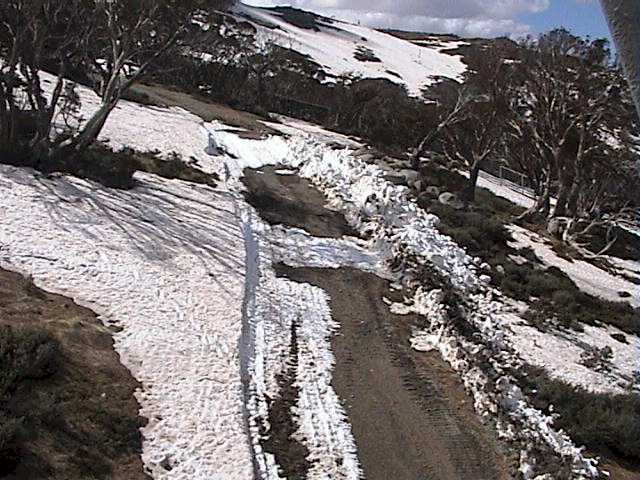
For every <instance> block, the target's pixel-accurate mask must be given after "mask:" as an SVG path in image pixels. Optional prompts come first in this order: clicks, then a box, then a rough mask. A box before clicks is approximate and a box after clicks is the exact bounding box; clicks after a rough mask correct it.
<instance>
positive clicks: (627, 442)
mask: <svg viewBox="0 0 640 480" xmlns="http://www.w3.org/2000/svg"><path fill="white" fill-rule="evenodd" d="M522 382H523V384H524V385H525V386H526V387H527V388H526V390H527V393H528V394H529V395H530V396H531V398H532V400H533V402H534V405H535V406H536V407H537V408H540V409H542V410H544V411H547V412H548V411H549V410H550V406H551V405H553V412H554V413H556V414H557V416H558V418H557V420H556V425H557V426H558V427H560V428H562V429H564V430H566V431H567V432H568V433H569V435H570V436H571V438H572V439H573V440H574V441H575V442H577V443H578V444H580V445H585V446H587V447H588V448H589V449H590V450H592V451H594V452H596V453H598V454H602V455H610V454H614V455H616V456H619V457H622V458H623V459H626V460H630V461H636V462H637V461H638V460H640V396H639V395H638V394H637V393H628V394H619V395H611V394H603V393H592V392H588V391H586V390H584V389H581V388H578V387H574V386H572V385H569V384H567V383H565V382H562V381H560V380H555V379H552V378H549V376H548V375H547V374H546V373H544V372H543V371H542V370H539V369H531V371H530V372H529V374H528V375H526V376H525V375H523V376H522Z"/></svg>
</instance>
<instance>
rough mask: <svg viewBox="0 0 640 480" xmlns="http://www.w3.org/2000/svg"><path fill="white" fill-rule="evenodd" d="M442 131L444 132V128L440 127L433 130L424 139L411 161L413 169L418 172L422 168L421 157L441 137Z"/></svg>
mask: <svg viewBox="0 0 640 480" xmlns="http://www.w3.org/2000/svg"><path fill="white" fill-rule="evenodd" d="M441 130H442V127H440V126H438V127H436V128H435V129H433V130H432V131H431V132H429V134H428V135H427V136H425V137H424V138H423V139H422V141H421V142H420V144H419V145H418V147H417V148H416V153H415V154H414V156H413V158H412V159H411V168H412V169H414V170H418V169H419V168H420V157H422V155H424V152H425V151H426V150H427V148H429V147H431V144H432V143H433V142H434V140H435V139H436V137H437V136H438V135H439V133H440V131H441Z"/></svg>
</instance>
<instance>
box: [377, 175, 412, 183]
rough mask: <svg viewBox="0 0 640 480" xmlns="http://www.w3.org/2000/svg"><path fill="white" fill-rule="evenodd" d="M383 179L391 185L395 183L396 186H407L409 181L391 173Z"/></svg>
mask: <svg viewBox="0 0 640 480" xmlns="http://www.w3.org/2000/svg"><path fill="white" fill-rule="evenodd" d="M382 178H384V179H385V180H386V181H387V182H389V183H393V184H394V185H406V182H407V180H406V179H405V178H404V177H403V176H402V175H396V174H391V173H388V174H386V175H383V176H382Z"/></svg>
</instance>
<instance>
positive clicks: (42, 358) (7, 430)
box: [0, 325, 59, 475]
mask: <svg viewBox="0 0 640 480" xmlns="http://www.w3.org/2000/svg"><path fill="white" fill-rule="evenodd" d="M58 354H59V346H58V342H57V341H56V340H55V339H54V338H53V337H52V336H51V334H50V333H48V332H46V331H40V330H34V329H28V328H14V327H11V326H9V325H2V326H0V475H2V474H4V473H8V472H4V469H8V471H11V469H12V468H13V466H14V465H15V463H16V462H17V459H18V454H17V451H18V440H19V434H20V427H21V425H22V419H21V418H19V417H17V416H15V415H14V414H13V413H12V412H11V411H10V410H9V409H7V403H8V402H9V401H10V399H11V393H12V392H13V391H14V390H15V389H16V388H18V386H19V384H20V382H22V381H24V380H28V379H38V378H45V377H48V376H50V375H52V374H54V373H55V372H56V370H57V369H58V356H59V355H58Z"/></svg>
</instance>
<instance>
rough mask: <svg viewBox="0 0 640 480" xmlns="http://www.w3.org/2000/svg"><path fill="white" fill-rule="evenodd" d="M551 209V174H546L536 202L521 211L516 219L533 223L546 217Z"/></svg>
mask: <svg viewBox="0 0 640 480" xmlns="http://www.w3.org/2000/svg"><path fill="white" fill-rule="evenodd" d="M550 210H551V175H550V174H549V173H547V174H546V176H545V180H544V185H543V187H542V192H540V194H539V195H538V197H537V198H536V202H535V203H534V204H533V206H531V207H530V208H529V209H527V210H526V211H525V212H523V213H522V214H521V215H520V216H519V217H517V220H522V221H525V222H531V223H535V222H538V221H539V220H541V219H546V218H547V217H548V216H549V212H550Z"/></svg>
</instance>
